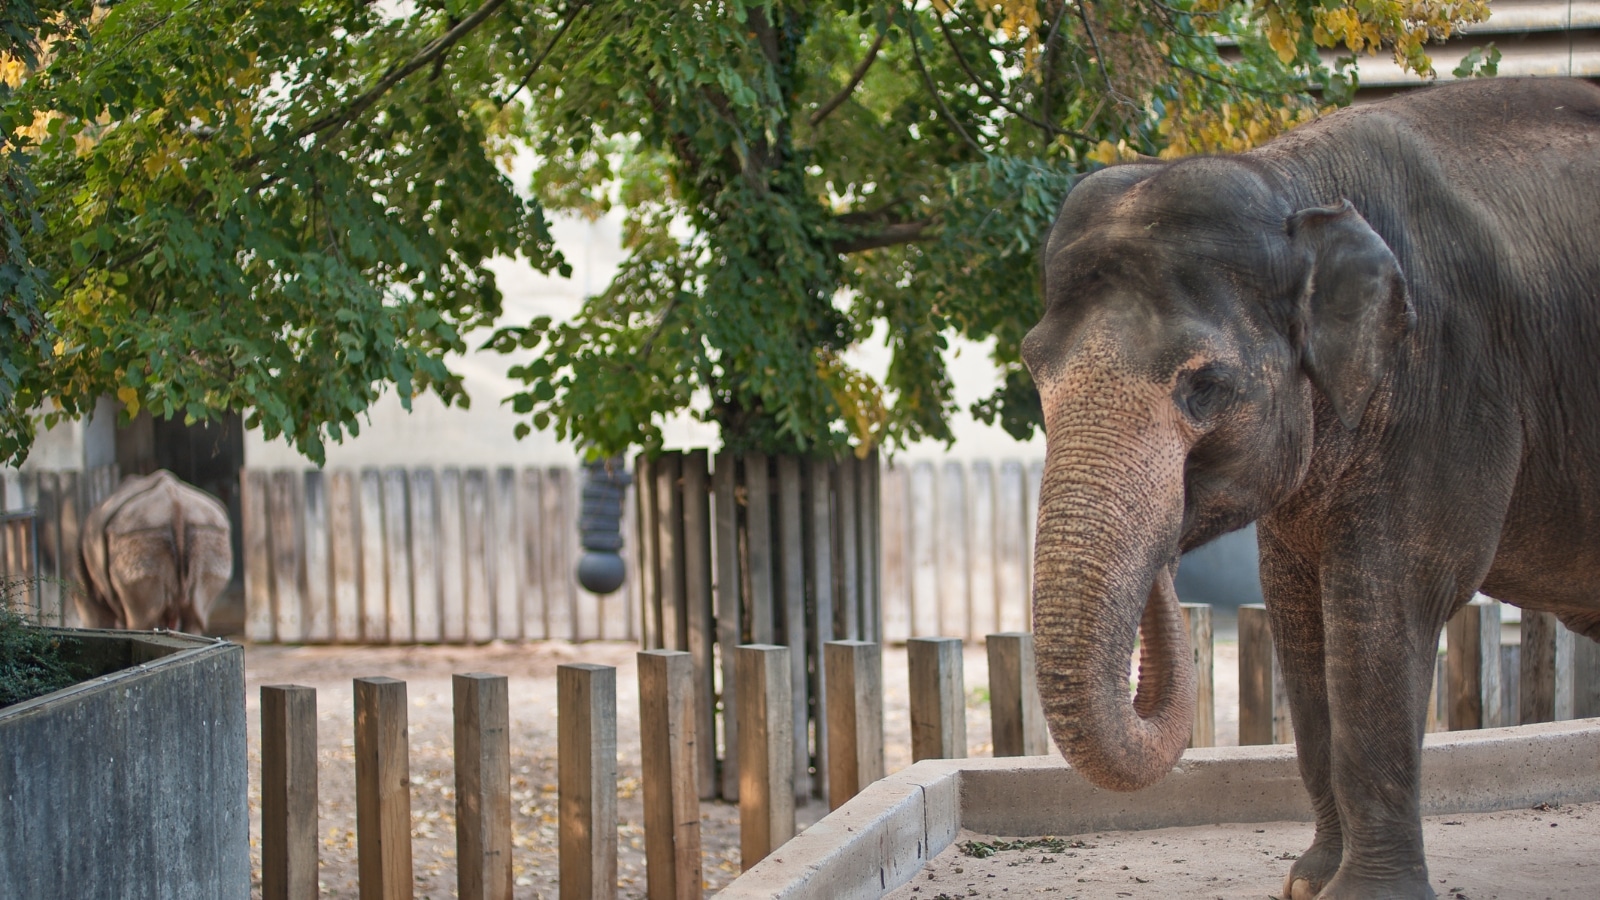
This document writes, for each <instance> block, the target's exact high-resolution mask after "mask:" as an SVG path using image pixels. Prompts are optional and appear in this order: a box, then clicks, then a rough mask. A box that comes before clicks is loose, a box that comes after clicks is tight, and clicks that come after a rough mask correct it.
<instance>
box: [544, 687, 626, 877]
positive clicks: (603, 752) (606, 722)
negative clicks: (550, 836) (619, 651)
mask: <svg viewBox="0 0 1600 900" xmlns="http://www.w3.org/2000/svg"><path fill="white" fill-rule="evenodd" d="M556 732H557V737H556V755H557V760H556V767H557V771H558V774H557V781H558V782H559V785H560V786H559V793H558V797H559V802H560V810H561V821H560V826H559V828H560V832H561V837H560V844H561V849H560V868H561V897H562V900H611V898H615V897H616V896H617V670H616V669H614V668H612V667H611V666H597V665H593V664H591V663H567V664H564V665H561V666H557V667H556Z"/></svg>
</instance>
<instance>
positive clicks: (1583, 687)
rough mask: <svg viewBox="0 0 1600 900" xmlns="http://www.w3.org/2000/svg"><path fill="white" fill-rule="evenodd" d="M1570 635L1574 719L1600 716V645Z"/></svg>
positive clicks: (1578, 636)
mask: <svg viewBox="0 0 1600 900" xmlns="http://www.w3.org/2000/svg"><path fill="white" fill-rule="evenodd" d="M1568 634H1569V635H1570V637H1569V639H1568V643H1569V644H1570V646H1571V652H1572V718H1574V719H1592V718H1594V717H1596V716H1600V644H1597V643H1595V642H1594V641H1592V640H1590V639H1589V638H1586V637H1583V636H1582V635H1576V634H1572V633H1571V632H1568Z"/></svg>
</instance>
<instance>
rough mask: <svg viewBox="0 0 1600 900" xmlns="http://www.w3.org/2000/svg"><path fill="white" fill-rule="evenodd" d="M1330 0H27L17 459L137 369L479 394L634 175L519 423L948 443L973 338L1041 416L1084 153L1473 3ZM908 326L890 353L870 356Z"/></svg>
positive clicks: (316, 456) (19, 25)
mask: <svg viewBox="0 0 1600 900" xmlns="http://www.w3.org/2000/svg"><path fill="white" fill-rule="evenodd" d="M1327 2H1331V4H1332V5H1323V0H1319V3H1317V4H1312V3H1309V2H1300V0H1288V2H1271V0H1262V2H1260V3H1258V4H1257V5H1256V6H1255V7H1254V8H1248V7H1245V6H1240V5H1238V4H1233V3H1222V2H1220V0H1171V2H1168V0H1083V2H1073V3H1067V2H1062V0H1042V2H1020V0H1005V2H996V3H992V4H973V3H967V2H954V0H932V2H931V3H929V2H922V3H912V4H901V3H898V2H894V3H891V2H872V0H843V2H836V3H805V4H800V3H794V4H785V3H770V2H747V0H725V2H698V0H682V2H677V3H628V2H601V0H414V2H411V3H407V4H370V3H366V2H359V0H316V2H310V3H302V4H285V3H278V2H270V0H223V2H215V3H197V2H181V0H124V2H121V3H118V4H116V5H112V6H109V7H101V6H95V5H93V4H91V3H89V2H79V3H70V2H66V0H41V2H37V3H34V4H32V5H29V4H27V3H23V4H17V3H15V2H14V3H12V4H8V5H7V7H6V11H5V13H4V14H3V16H0V26H3V29H4V33H5V35H6V37H5V40H7V41H9V43H8V44H6V45H4V46H0V51H3V52H4V54H5V55H4V56H3V57H0V59H3V65H4V66H5V67H6V68H5V69H4V72H5V73H6V75H7V81H6V83H7V85H8V88H7V90H6V92H5V93H4V94H3V96H0V135H3V136H4V137H3V140H4V141H5V142H6V144H5V148H4V149H5V155H4V159H5V162H4V166H5V168H4V169H3V170H0V176H3V177H0V188H3V190H0V212H3V215H4V221H5V229H6V230H5V232H4V236H5V239H6V244H5V248H4V250H5V253H6V258H5V260H3V261H0V302H3V303H4V316H0V328H4V329H7V330H6V331H4V332H0V340H3V341H4V342H5V343H4V346H5V348H6V357H5V360H4V365H0V391H3V392H5V394H4V396H0V400H4V401H5V407H4V409H5V411H4V414H3V418H4V422H3V427H0V455H4V456H8V457H11V458H13V459H15V458H19V457H20V456H21V455H22V454H24V453H25V452H26V449H27V446H28V443H29V440H30V437H31V427H32V420H31V419H30V418H29V416H28V415H27V414H26V413H25V412H20V410H29V409H33V408H35V407H38V406H40V405H41V404H45V403H46V401H49V404H50V405H48V406H47V409H48V410H49V415H48V416H47V421H48V420H49V418H50V416H57V417H59V416H71V415H77V414H80V413H82V412H83V411H84V410H86V409H87V408H88V406H89V405H90V404H92V403H93V402H94V399H95V398H97V397H98V396H101V395H103V394H107V393H111V394H115V395H116V396H118V397H119V398H121V399H122V400H123V402H124V403H125V405H126V406H127V407H128V408H129V409H130V410H136V409H139V408H149V409H151V410H152V411H154V412H155V413H156V414H158V415H165V416H171V415H181V416H184V417H186V418H189V419H199V418H204V417H207V416H209V415H212V414H214V413H215V412H216V411H219V410H249V411H250V412H249V418H248V420H247V424H249V425H252V426H255V427H260V428H262V429H263V431H264V432H265V434H266V436H268V437H269V438H270V437H274V436H276V435H279V434H282V435H285V436H287V437H288V438H290V439H291V440H293V441H295V442H296V444H297V446H298V447H299V448H300V449H301V450H302V451H303V452H304V453H306V454H307V455H308V456H309V457H311V458H312V459H313V460H317V461H320V459H321V457H322V447H323V442H324V441H325V440H328V439H332V440H339V439H341V438H342V437H343V435H345V434H354V433H356V431H357V429H358V427H359V417H360V415H361V413H362V412H363V411H364V410H365V409H366V408H367V407H368V405H370V404H371V403H372V402H373V400H374V399H375V398H376V397H377V396H378V395H379V393H380V391H382V390H384V389H386V388H387V387H388V386H392V387H393V388H394V389H395V390H396V391H397V392H398V393H399V395H400V397H401V398H402V400H408V399H409V398H410V397H412V396H414V395H415V394H417V393H418V392H420V391H424V390H432V391H434V392H436V393H437V394H438V395H439V396H440V397H442V398H443V399H444V400H445V401H446V402H454V403H458V404H461V405H465V403H466V402H467V398H466V397H465V396H464V394H463V393H462V392H461V389H460V384H459V380H458V379H457V378H456V377H455V376H454V375H452V373H451V372H450V371H449V369H448V367H447V365H446V357H447V355H448V354H449V353H451V352H456V351H460V350H463V349H465V347H466V342H465V338H464V337H463V335H465V334H467V333H468V332H470V331H472V330H473V329H476V328H480V327H483V326H486V325H488V324H489V323H491V322H493V321H494V320H495V319H496V318H497V317H498V316H499V314H500V312H501V309H500V296H499V293H498V290H497V288H496V286H495V283H494V278H493V276H492V274H491V273H490V272H489V270H488V269H487V267H486V265H485V264H486V262H487V261H488V260H489V259H490V258H492V257H494V256H496V255H516V256H519V257H521V258H524V259H527V260H529V261H530V262H531V263H532V264H533V265H535V266H537V267H539V268H540V269H543V270H546V271H551V270H560V269H561V268H563V266H564V263H563V262H562V260H561V257H560V254H559V252H557V250H556V249H555V248H554V247H553V246H552V244H551V241H550V237H549V233H548V231H547V229H546V222H545V218H544V215H545V210H546V209H556V210H561V211H563V212H567V213H587V214H595V213H598V212H601V211H603V210H605V209H607V208H609V207H610V206H612V205H618V204H620V205H621V206H622V207H623V208H624V209H625V210H626V227H625V240H626V243H627V247H628V250H629V251H630V257H629V259H628V261H627V262H626V264H625V265H624V267H623V269H622V271H621V272H620V274H619V275H618V276H617V278H616V280H615V281H614V282H613V283H612V284H611V285H610V286H609V287H608V288H607V289H606V290H605V291H603V292H602V293H601V294H600V295H598V296H597V297H595V298H593V299H591V300H590V301H589V302H588V304H587V305H586V306H585V308H584V310H583V312H582V313H581V314H580V315H579V316H578V317H577V318H576V319H575V320H573V321H572V322H569V323H555V322H551V321H548V320H536V321H534V322H532V323H529V324H528V325H526V326H520V327H511V328H505V329H502V330H501V331H499V332H497V333H496V335H495V337H494V339H493V341H492V342H491V343H492V345H493V346H495V347H497V348H499V349H503V350H511V349H516V348H525V349H533V350H535V351H536V353H535V358H534V359H533V361H532V362H530V363H528V364H526V365H522V366H518V367H515V368H514V369H513V372H514V374H515V375H517V376H518V377H520V378H522V379H523V381H524V382H525V383H526V386H527V387H526V390H524V391H522V392H520V393H518V394H517V395H515V396H514V397H513V398H511V402H512V403H513V404H514V406H515V408H516V409H517V410H518V411H519V412H523V413H526V414H528V415H529V416H530V421H529V422H528V423H526V424H525V425H524V426H522V427H523V428H528V427H540V428H544V427H554V428H555V429H557V431H558V432H560V433H561V434H562V435H563V436H566V437H571V438H575V439H577V440H579V441H581V442H583V443H584V444H586V445H587V446H588V448H589V449H590V451H591V452H594V453H614V452H619V451H622V450H624V449H627V448H629V447H646V448H650V447H654V446H658V445H659V443H660V430H659V426H660V423H661V421H662V419H663V418H664V417H665V416H667V415H668V414H671V413H674V412H682V411H690V412H692V413H694V414H696V415H699V416H701V417H703V418H705V419H707V420H710V421H713V422H716V423H717V424H718V425H720V427H721V430H722V434H723V436H724V440H725V442H726V443H727V444H728V445H729V446H730V447H731V448H733V449H750V448H758V449H764V450H770V451H787V450H810V449H825V450H839V449H842V448H844V447H855V448H857V449H863V450H864V449H865V448H866V447H868V446H871V445H873V444H875V443H878V442H882V441H885V440H890V441H908V440H912V439H915V438H919V437H934V438H948V437H949V429H948V426H947V424H946V422H947V419H948V416H949V414H950V413H951V411H952V408H953V404H952V400H951V391H950V384H949V379H948V377H947V376H946V374H945V371H944V364H943V360H942V357H941V351H942V350H943V349H944V346H945V340H946V336H947V335H948V334H951V333H959V334H963V335H965V336H967V337H970V338H973V339H976V340H992V341H993V345H994V347H995V351H994V352H995V355H996V360H997V362H998V363H999V364H1000V366H1001V368H1002V371H1003V373H1004V377H1003V384H1002V385H1001V386H1000V387H999V388H998V389H997V390H996V392H995V394H994V395H993V396H992V397H990V398H988V399H986V400H984V401H983V402H982V403H980V404H979V405H978V408H977V412H978V413H979V414H980V415H981V416H984V417H986V418H988V419H990V420H995V421H999V422H1001V423H1002V424H1004V425H1005V426H1006V427H1007V428H1008V429H1009V430H1011V431H1012V432H1013V433H1016V434H1019V435H1020V434H1026V433H1028V432H1029V431H1031V429H1032V427H1033V425H1034V423H1035V422H1036V421H1037V415H1038V414H1037V400H1036V398H1035V397H1034V394H1033V390H1032V387H1031V384H1030V383H1029V382H1028V379H1027V375H1026V373H1025V371H1024V370H1023V369H1022V367H1021V365H1020V363H1019V361H1018V360H1017V358H1016V351H1015V348H1016V345H1017V342H1018V340H1019V339H1020V337H1021V335H1022V334H1023V332H1024V331H1025V329H1026V328H1027V327H1028V325H1029V324H1030V323H1031V322H1032V321H1033V320H1034V319H1035V318H1036V317H1037V312H1038V302H1039V301H1038V297H1037V290H1036V274H1035V263H1034V259H1033V257H1034V251H1035V246H1034V245H1035V242H1036V241H1037V239H1038V237H1039V235H1040V234H1042V232H1043V230H1044V228H1045V227H1046V225H1047V224H1048V221H1049V218H1050V216H1051V215H1052V213H1053V211H1054V208H1055V205H1056V203H1057V201H1058V200H1059V198H1060V197H1061V196H1062V194H1063V193H1064V192H1065V190H1066V188H1067V186H1068V185H1069V184H1070V181H1071V179H1072V178H1073V177H1074V176H1075V175H1077V174H1079V173H1081V172H1083V171H1085V170H1087V169H1088V168H1092V167H1094V166H1097V165H1102V164H1105V163H1107V162H1111V161H1114V160H1116V159H1119V158H1123V157H1126V156H1128V155H1132V154H1135V153H1147V154H1160V155H1172V154H1177V153H1185V152H1209V151H1213V150H1229V149H1236V148H1238V147H1240V146H1245V145H1248V144H1249V143H1251V142H1253V141H1257V140H1260V139H1262V138H1264V137H1267V136H1269V135H1270V134H1272V133H1275V132H1276V131H1279V130H1282V129H1283V128H1286V127H1289V126H1290V125H1292V124H1294V123H1296V122H1298V121H1302V120H1304V119H1306V118H1308V117H1310V116H1313V115H1315V114H1316V113H1317V111H1318V110H1319V109H1320V108H1322V107H1323V106H1325V105H1327V104H1329V103H1337V102H1339V101H1340V100H1341V99H1343V98H1345V97H1347V96H1348V93H1349V88H1350V81H1349V79H1348V77H1347V76H1346V75H1345V74H1344V73H1343V71H1342V70H1341V69H1340V68H1339V67H1338V66H1334V67H1327V66H1323V65H1322V64H1321V61H1320V59H1319V58H1318V57H1317V56H1316V49H1317V47H1318V46H1326V45H1331V44H1336V43H1337V44H1342V45H1344V46H1346V47H1348V48H1349V49H1350V50H1351V51H1363V50H1370V49H1373V48H1374V47H1376V46H1379V45H1384V46H1392V47H1396V48H1398V49H1397V52H1399V53H1400V54H1401V58H1403V59H1404V60H1406V61H1407V62H1408V63H1410V64H1413V65H1416V66H1418V67H1420V65H1419V64H1420V63H1425V59H1424V58H1422V57H1420V56H1418V55H1417V54H1416V53H1414V52H1413V49H1414V48H1416V47H1420V46H1421V45H1420V43H1418V41H1420V37H1419V35H1420V36H1421V37H1427V36H1429V35H1431V34H1435V33H1442V32H1443V31H1444V30H1445V29H1447V28H1448V27H1450V20H1449V17H1450V16H1457V17H1460V18H1466V19H1470V18H1473V17H1475V16H1479V15H1480V12H1481V7H1471V6H1465V5H1462V4H1454V3H1445V2H1443V0H1421V2H1419V3H1416V4H1411V5H1406V6H1401V5H1399V4H1392V3H1372V2H1369V0H1352V2H1348V3H1345V2H1337V0H1327ZM19 11H20V12H19ZM6 17H9V18H6ZM1419 28H1420V29H1421V31H1420V32H1419V30H1418V29H1419ZM1219 35H1220V36H1223V37H1225V38H1227V39H1228V40H1229V41H1230V42H1231V44H1232V45H1233V46H1236V47H1237V48H1238V54H1239V56H1240V59H1238V60H1236V61H1234V62H1232V63H1226V62H1224V61H1223V60H1222V58H1221V56H1220V51H1219V48H1218V43H1217V36H1219ZM519 147H526V148H531V150H532V151H533V153H534V154H535V155H536V157H537V161H538V167H537V174H536V175H535V178H534V184H533V191H532V193H533V198H532V199H528V198H526V197H523V196H519V194H518V192H517V191H516V190H515V186H514V185H512V183H511V182H510V180H509V178H508V176H507V174H506V173H507V171H508V170H509V161H510V159H511V156H512V154H514V153H515V152H516V151H517V149H518V148H519ZM30 179H31V180H30ZM875 329H876V330H877V331H879V332H880V333H886V334H887V339H888V341H889V343H890V345H891V348H892V350H893V357H894V359H893V364H892V365H891V367H890V370H889V373H888V377H887V379H886V380H885V381H884V382H883V383H882V384H879V383H876V382H875V381H873V380H872V379H871V378H868V377H867V376H866V375H864V374H863V373H861V372H859V371H856V370H855V369H853V368H852V367H851V366H850V365H849V364H848V363H847V362H846V352H847V350H848V349H849V348H850V347H851V346H852V345H853V344H854V343H856V342H858V341H861V340H863V339H865V338H866V337H867V336H869V335H871V334H873V333H874V330H875Z"/></svg>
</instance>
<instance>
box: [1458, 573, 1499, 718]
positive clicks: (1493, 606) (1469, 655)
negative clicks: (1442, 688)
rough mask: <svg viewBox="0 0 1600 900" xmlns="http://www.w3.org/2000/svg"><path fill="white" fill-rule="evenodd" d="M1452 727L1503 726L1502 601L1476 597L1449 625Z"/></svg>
mask: <svg viewBox="0 0 1600 900" xmlns="http://www.w3.org/2000/svg"><path fill="white" fill-rule="evenodd" d="M1445 628H1446V633H1447V635H1448V636H1447V637H1446V639H1445V644H1446V652H1447V654H1448V657H1449V670H1450V730H1451V731H1464V730H1467V729H1472V728H1494V727H1497V726H1499V725H1500V604H1499V603H1497V602H1495V601H1493V600H1487V599H1478V600H1473V601H1472V602H1471V603H1468V604H1467V605H1465V606H1463V607H1462V608H1461V609H1460V610H1458V611H1457V612H1456V614H1455V615H1454V616H1451V617H1450V622H1449V624H1448V625H1446V626H1445Z"/></svg>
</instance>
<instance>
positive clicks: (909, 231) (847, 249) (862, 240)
mask: <svg viewBox="0 0 1600 900" xmlns="http://www.w3.org/2000/svg"><path fill="white" fill-rule="evenodd" d="M934 224H935V223H934V222H933V221H932V220H926V221H921V222H893V223H890V224H889V225H886V226H884V228H883V230H882V231H879V232H877V233H875V234H864V235H861V236H860V237H853V238H840V239H838V240H835V241H832V242H830V243H829V244H828V249H829V250H832V251H833V252H834V253H839V254H845V253H859V252H861V251H863V250H876V249H878V248H879V247H893V246H895V245H896V244H910V243H914V242H916V241H926V240H930V239H931V238H932V237H933V235H932V234H930V233H929V232H930V231H931V230H932V229H933V226H934Z"/></svg>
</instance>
